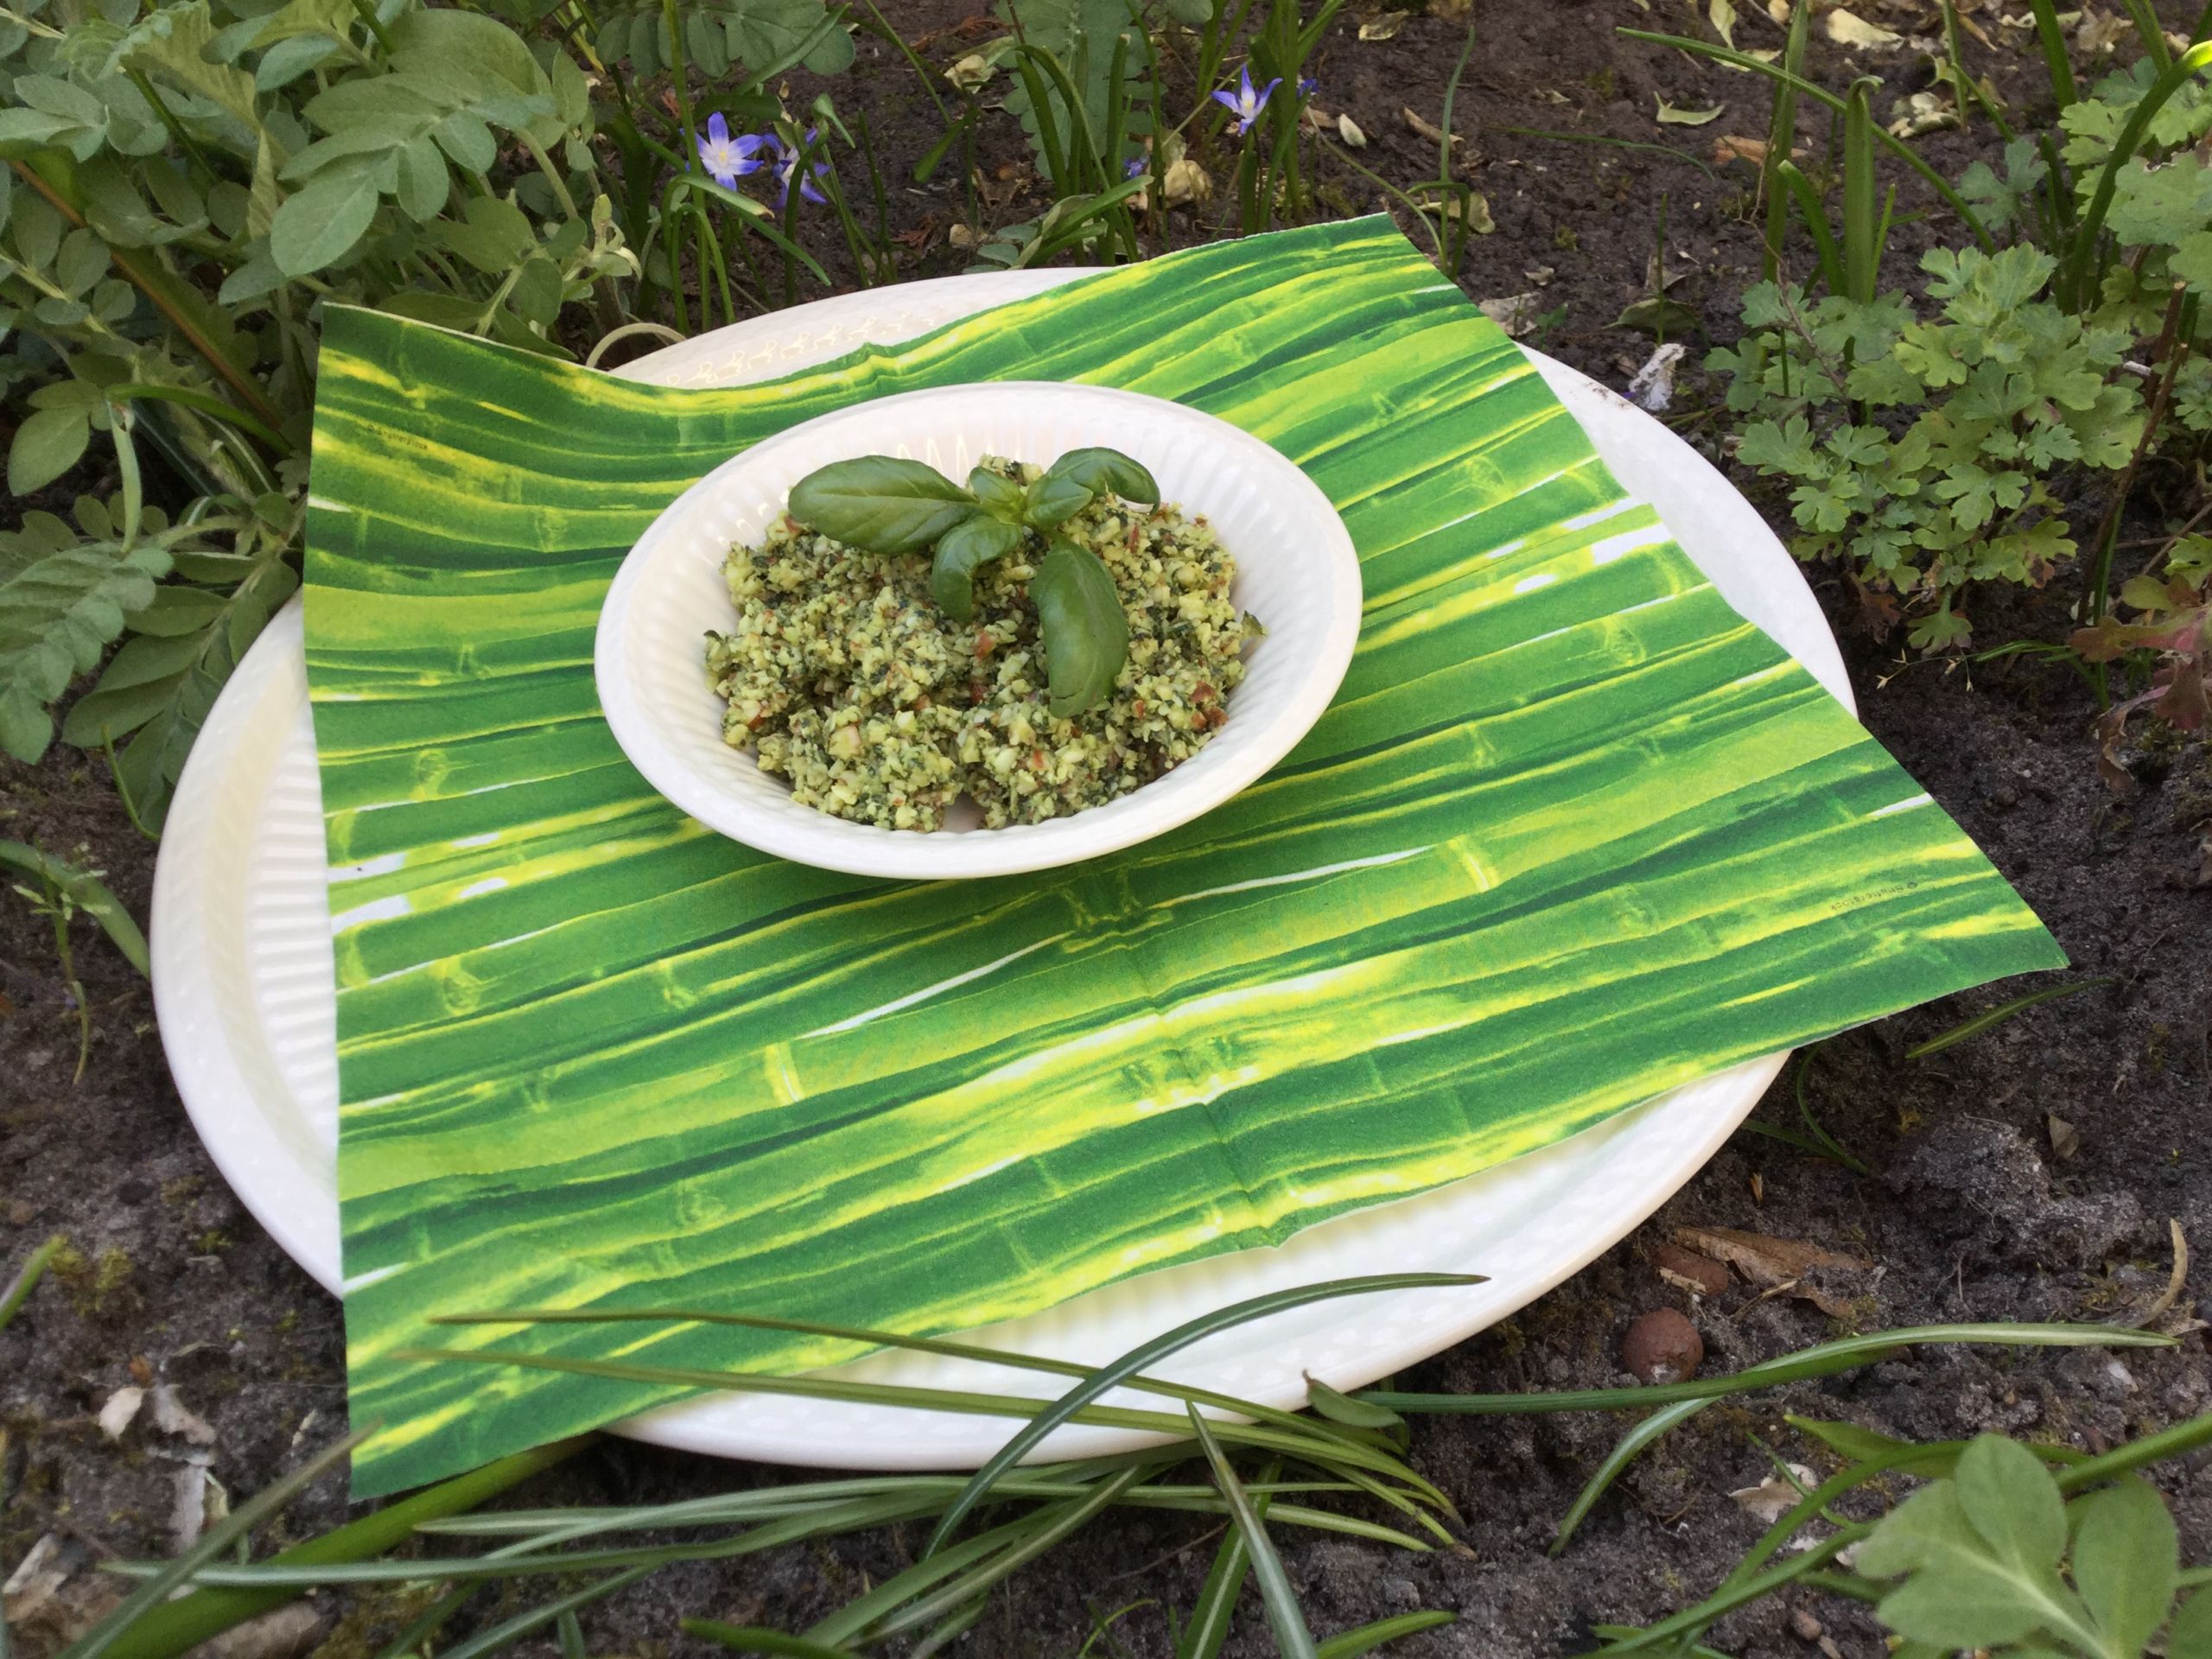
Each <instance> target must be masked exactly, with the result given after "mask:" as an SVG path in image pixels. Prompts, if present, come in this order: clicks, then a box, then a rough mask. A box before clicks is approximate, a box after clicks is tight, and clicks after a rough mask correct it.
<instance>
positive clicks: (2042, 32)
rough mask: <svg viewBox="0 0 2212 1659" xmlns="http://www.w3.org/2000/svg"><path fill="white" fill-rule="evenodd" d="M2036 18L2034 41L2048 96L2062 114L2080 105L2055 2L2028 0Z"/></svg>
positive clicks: (2071, 61)
mask: <svg viewBox="0 0 2212 1659" xmlns="http://www.w3.org/2000/svg"><path fill="white" fill-rule="evenodd" d="M2028 10H2030V11H2031V12H2033V13H2034V14H2035V18H2036V41H2037V45H2039V46H2041V47H2042V48H2043V65H2044V70H2045V71H2046V72H2047V73H2049V74H2050V95H2051V97H2052V99H2055V100H2056V103H2057V105H2058V107H2059V108H2060V109H2061V110H2064V109H2065V108H2066V107H2067V105H2069V104H2073V103H2075V102H2077V101H2079V99H2080V98H2081V93H2080V92H2078V91H2077V90H2076V89H2075V85H2074V61H2073V60H2072V59H2071V58H2070V57H2069V56H2068V55H2067V51H2066V31H2065V30H2064V29H2062V28H2061V27H2059V22H2058V7H2057V5H2056V0H2028Z"/></svg>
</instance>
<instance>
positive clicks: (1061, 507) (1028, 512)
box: [1021, 473, 1091, 530]
mask: <svg viewBox="0 0 2212 1659" xmlns="http://www.w3.org/2000/svg"><path fill="white" fill-rule="evenodd" d="M1090 501H1091V493H1090V490H1089V489H1088V488H1086V487H1085V486H1083V485H1081V484H1078V483H1077V482H1076V481H1075V480H1073V479H1071V478H1068V477H1066V476H1065V475H1063V476H1059V477H1055V476H1054V475H1053V474H1051V473H1046V474H1045V475H1044V476H1043V477H1042V478H1040V479H1039V480H1037V481H1036V482H1035V483H1034V484H1032V485H1031V486H1029V494H1028V499H1027V502H1026V503H1025V504H1024V505H1023V507H1022V510H1021V516H1022V518H1024V519H1026V520H1027V522H1028V523H1029V524H1030V525H1031V526H1032V527H1033V529H1037V530H1057V529H1058V528H1059V527H1060V526H1061V525H1062V524H1065V523H1067V521H1068V520H1069V519H1071V518H1074V517H1075V516H1076V514H1077V513H1078V512H1082V511H1083V510H1084V508H1085V507H1087V506H1089V505H1090Z"/></svg>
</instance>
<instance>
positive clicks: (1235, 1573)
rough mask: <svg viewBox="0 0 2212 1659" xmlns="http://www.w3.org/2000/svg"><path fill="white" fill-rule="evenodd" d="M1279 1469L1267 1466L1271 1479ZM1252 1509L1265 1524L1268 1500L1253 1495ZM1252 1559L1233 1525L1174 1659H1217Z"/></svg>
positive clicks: (1177, 1643) (1200, 1591)
mask: <svg viewBox="0 0 2212 1659" xmlns="http://www.w3.org/2000/svg"><path fill="white" fill-rule="evenodd" d="M1275 1467H1276V1465H1273V1464H1270V1465H1268V1469H1267V1471H1266V1473H1267V1474H1268V1476H1270V1477H1272V1476H1273V1474H1274V1470H1275ZM1247 1495H1248V1496H1249V1497H1251V1498H1252V1509H1253V1511H1254V1513H1255V1514H1256V1515H1258V1516H1259V1517H1260V1518H1261V1520H1262V1522H1264V1521H1265V1520H1266V1519H1267V1514H1268V1498H1267V1497H1266V1496H1265V1495H1264V1494H1261V1493H1257V1492H1254V1491H1249V1489H1248V1494H1247ZM1251 1569H1252V1557H1251V1556H1250V1554H1249V1553H1248V1552H1247V1551H1246V1550H1245V1548H1244V1534H1243V1530H1242V1529H1239V1528H1238V1527H1236V1526H1235V1525H1234V1524H1232V1525H1231V1526H1230V1529H1229V1530H1228V1532H1227V1533H1226V1534H1225V1535H1224V1536H1223V1538H1222V1541H1221V1547H1220V1548H1218V1549H1217V1550H1215V1551H1214V1553H1213V1565H1212V1566H1211V1567H1208V1568H1207V1569H1206V1581H1205V1584H1203V1585H1202V1586H1199V1589H1198V1605H1197V1606H1195V1607H1193V1608H1192V1610H1191V1622H1190V1623H1189V1624H1185V1626H1184V1627H1183V1629H1182V1631H1181V1633H1180V1634H1179V1636H1178V1637H1176V1641H1175V1659H1216V1656H1217V1655H1218V1654H1219V1653H1220V1652H1221V1644H1222V1643H1224V1642H1225V1641H1227V1640H1228V1639H1229V1624H1230V1619H1231V1618H1234V1617H1235V1615H1236V1599H1237V1598H1238V1597H1239V1596H1241V1595H1242V1594H1243V1593H1244V1580H1246V1579H1247V1578H1249V1576H1250V1575H1251Z"/></svg>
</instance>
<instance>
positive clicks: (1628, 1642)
mask: <svg viewBox="0 0 2212 1659" xmlns="http://www.w3.org/2000/svg"><path fill="white" fill-rule="evenodd" d="M1873 1530H1874V1526H1873V1523H1872V1522H1864V1523H1862V1524H1860V1525H1858V1526H1853V1527H1846V1528H1844V1529H1842V1530H1841V1531H1840V1532H1834V1533H1831V1534H1829V1535H1828V1536H1827V1537H1826V1538H1823V1539H1821V1541H1820V1542H1818V1543H1817V1544H1814V1545H1812V1546H1810V1547H1809V1548H1807V1549H1806V1550H1805V1552H1804V1553H1803V1554H1800V1555H1796V1556H1793V1557H1791V1558H1790V1559H1789V1560H1787V1561H1785V1562H1783V1564H1782V1565H1781V1566H1780V1567H1771V1568H1770V1569H1768V1570H1767V1571H1766V1572H1764V1573H1758V1574H1755V1575H1754V1576H1753V1577H1751V1578H1750V1579H1747V1580H1745V1581H1744V1582H1743V1583H1742V1584H1739V1585H1737V1586H1733V1587H1732V1588H1730V1589H1726V1590H1720V1591H1716V1592H1713V1594H1712V1595H1710V1596H1708V1597H1707V1598H1706V1599H1705V1600H1703V1601H1701V1602H1700V1603H1698V1605H1696V1606H1694V1607H1686V1608H1684V1609H1683V1610H1682V1611H1681V1612H1679V1613H1676V1614H1675V1615H1673V1616H1672V1617H1671V1618H1662V1619H1661V1620H1660V1621H1659V1622H1658V1623H1657V1624H1648V1625H1646V1626H1644V1628H1643V1629H1642V1630H1637V1631H1636V1632H1635V1633H1634V1634H1632V1635H1629V1636H1624V1637H1620V1638H1619V1639H1618V1640H1616V1641H1612V1642H1609V1643H1606V1644H1605V1646H1604V1647H1602V1648H1599V1649H1594V1650H1593V1651H1592V1654H1591V1655H1590V1656H1589V1659H1609V1656H1611V1655H1613V1654H1617V1653H1636V1652H1639V1651H1641V1650H1642V1649H1645V1648H1649V1647H1651V1646H1653V1645H1654V1644H1655V1643H1660V1642H1664V1641H1666V1640H1668V1639H1669V1637H1678V1636H1682V1635H1685V1634H1687V1633H1690V1632H1694V1631H1697V1630H1704V1629H1705V1628H1706V1627H1707V1625H1709V1624H1713V1621H1714V1620H1716V1619H1718V1618H1719V1617H1720V1616H1721V1615H1722V1614H1724V1613H1731V1612H1733V1611H1735V1610H1736V1609H1737V1608H1738V1607H1742V1606H1746V1605H1749V1604H1750V1603H1751V1602H1754V1601H1758V1600H1759V1599H1762V1598H1764V1597H1766V1596H1770V1595H1771V1594H1773V1593H1774V1592H1776V1591H1777V1590H1779V1589H1781V1588H1782V1587H1783V1586H1784V1585H1787V1584H1789V1583H1791V1582H1793V1581H1794V1580H1798V1579H1802V1578H1803V1577H1804V1576H1805V1575H1806V1574H1807V1573H1813V1572H1816V1571H1818V1570H1819V1569H1820V1568H1821V1567H1824V1566H1826V1565H1827V1563H1828V1562H1830V1561H1832V1560H1834V1559H1835V1558H1836V1557H1837V1556H1838V1555H1840V1554H1842V1553H1843V1552H1844V1551H1845V1550H1847V1549H1848V1548H1851V1547H1852V1545H1853V1544H1855V1543H1857V1542H1859V1541H1860V1540H1861V1539H1863V1538H1864V1537H1866V1535H1867V1534H1868V1533H1870V1532H1872V1531H1873Z"/></svg>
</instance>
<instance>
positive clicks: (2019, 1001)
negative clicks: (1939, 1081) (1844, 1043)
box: [1904, 979, 2113, 1060]
mask: <svg viewBox="0 0 2212 1659" xmlns="http://www.w3.org/2000/svg"><path fill="white" fill-rule="evenodd" d="M2112 983H2113V981H2111V980H2109V979H2077V980H2075V982H2073V983H2071V984H2069V985H2046V986H2044V988H2043V989H2041V990H2039V991H2031V992H2029V993H2028V995H2025V996H2016V997H2014V998H2013V999H2012V1001H2010V1002H2000V1003H1999V1004H1998V1005H1997V1006H1996V1007H1993V1008H1991V1009H1989V1010H1987V1011H1986V1012H1985V1013H1982V1014H1976V1015H1974V1018H1973V1019H1971V1020H1961V1021H1960V1022H1959V1023H1958V1024H1957V1025H1955V1026H1953V1027H1951V1028H1950V1029H1949V1030H1948V1031H1946V1032H1942V1033H1939V1034H1937V1035H1936V1036H1934V1037H1930V1038H1929V1039H1928V1040H1927V1041H1926V1042H1924V1043H1922V1044H1920V1045H1919V1046H1916V1047H1913V1048H1908V1049H1907V1050H1905V1052H1904V1057H1905V1058H1907V1059H1908V1060H1924V1059H1926V1058H1928V1057H1929V1055H1930V1054H1940V1053H1942V1052H1943V1051H1944V1050H1945V1049H1947V1048H1955V1047H1956V1046H1958V1045H1959V1044H1961V1043H1963V1042H1965V1041H1966V1040H1967V1039H1968V1038H1970V1037H1979V1036H1980V1035H1981V1033H1983V1032H1985V1031H1988V1030H1990V1029H1991V1028H1992V1027H1997V1026H2001V1025H2003V1024H2004V1023H2005V1021H2006V1020H2010V1019H2011V1018H2012V1016H2013V1015H2014V1014H2025V1013H2026V1012H2027V1011H2028V1010H2029V1009H2030V1008H2032V1007H2035V1006H2036V1005H2037V1003H2039V1002H2056V1001H2057V1000H2058V999H2059V998H2060V997H2062V996H2072V995H2075V993H2077V992H2080V991H2093V990H2094V989H2096V988H2097V987H2098V986H2100V985H2110V984H2112Z"/></svg>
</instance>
